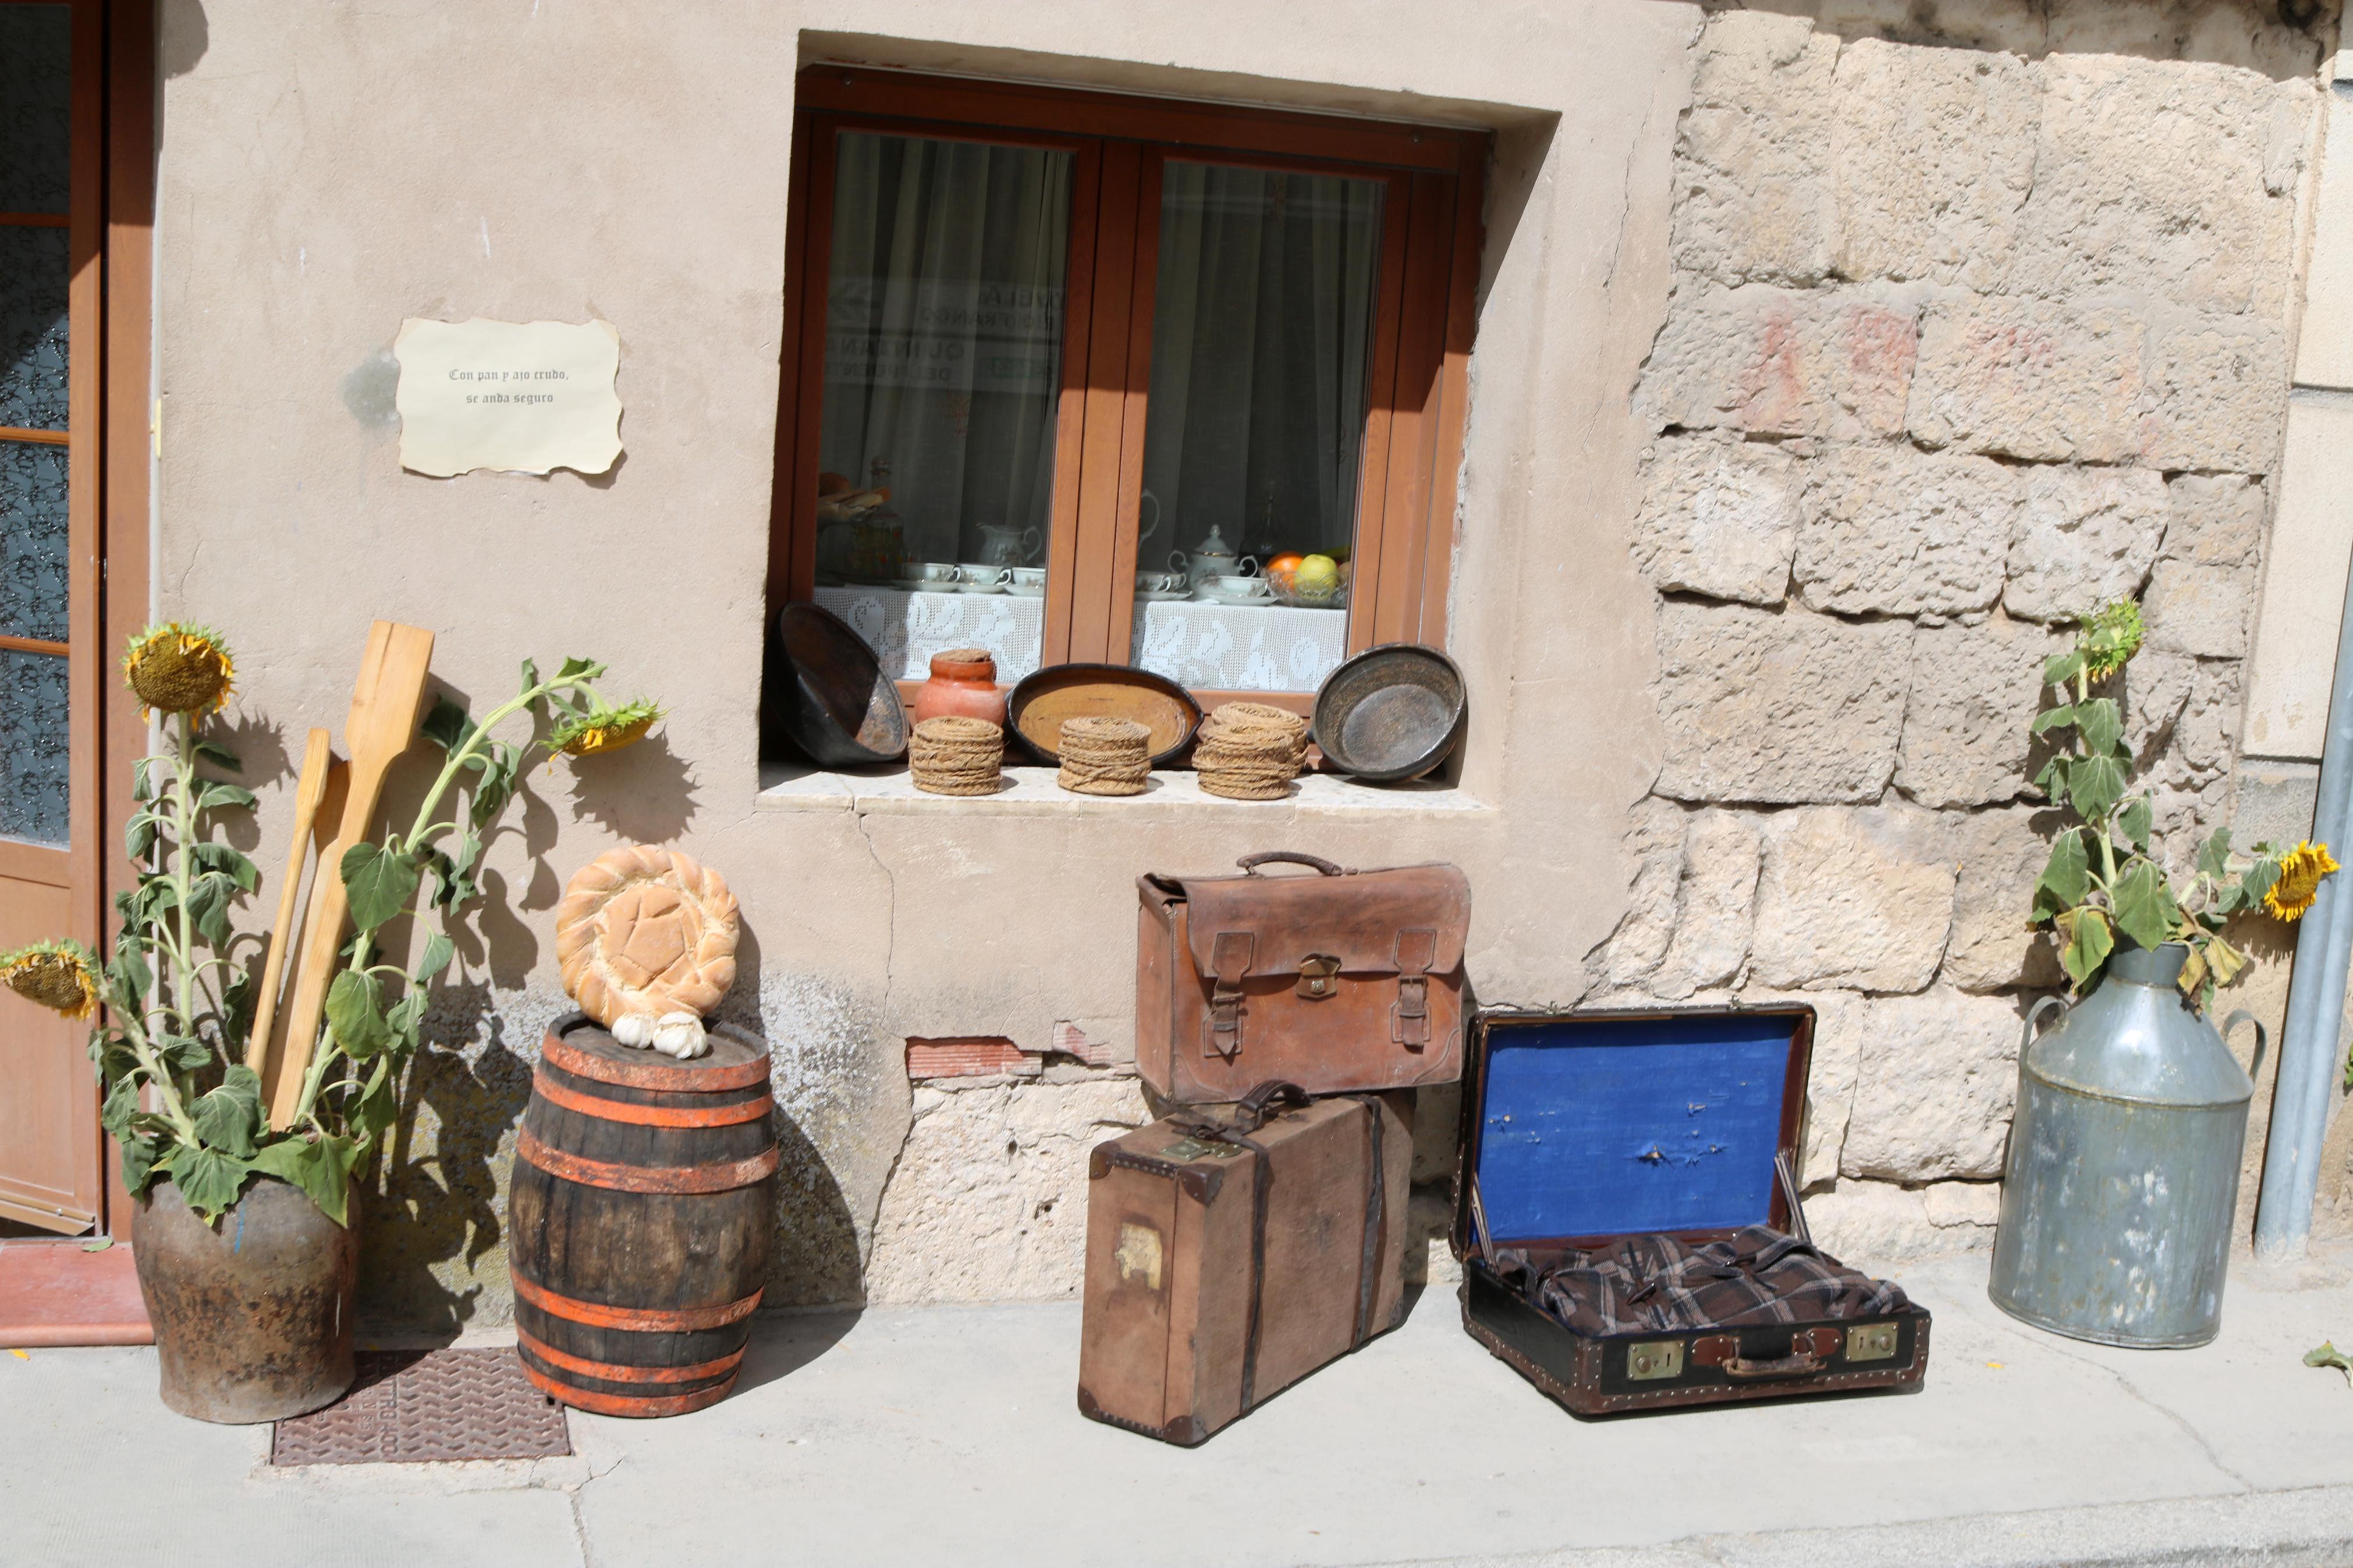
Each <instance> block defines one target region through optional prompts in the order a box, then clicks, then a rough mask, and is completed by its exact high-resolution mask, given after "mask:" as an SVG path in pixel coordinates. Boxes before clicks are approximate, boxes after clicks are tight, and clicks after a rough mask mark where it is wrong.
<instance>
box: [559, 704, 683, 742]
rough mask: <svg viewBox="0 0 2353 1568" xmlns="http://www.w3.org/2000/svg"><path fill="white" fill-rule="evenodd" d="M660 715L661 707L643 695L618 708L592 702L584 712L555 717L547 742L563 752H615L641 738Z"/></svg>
mask: <svg viewBox="0 0 2353 1568" xmlns="http://www.w3.org/2000/svg"><path fill="white" fill-rule="evenodd" d="M661 716H662V714H661V710H660V709H659V708H657V707H655V706H654V704H653V703H651V702H649V701H648V700H646V699H644V698H642V697H641V698H639V699H638V700H636V701H634V702H624V703H622V704H621V705H620V706H619V707H618V708H607V707H606V706H605V705H604V704H603V703H602V702H597V703H595V704H593V705H592V706H591V707H590V708H589V709H588V710H586V711H585V712H579V713H575V714H572V715H569V716H568V717H566V718H564V719H561V720H559V721H557V722H556V725H555V728H554V730H553V731H550V732H549V734H548V737H547V743H548V745H549V746H550V747H552V748H554V750H556V751H559V752H563V753H565V755H566V756H572V757H593V756H596V755H599V754H601V753H603V752H617V751H619V750H620V749H621V748H622V747H624V746H633V745H635V744H637V743H638V742H639V741H642V740H644V739H645V736H646V731H648V730H650V729H652V728H653V725H654V721H655V720H657V719H659V718H660V717H661Z"/></svg>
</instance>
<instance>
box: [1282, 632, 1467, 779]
mask: <svg viewBox="0 0 2353 1568" xmlns="http://www.w3.org/2000/svg"><path fill="white" fill-rule="evenodd" d="M1469 705H1470V700H1469V697H1468V695H1467V694H1466V693H1465V691H1464V689H1463V686H1462V672H1461V670H1460V669H1458V668H1455V665H1454V661H1453V660H1452V659H1451V658H1447V657H1446V656H1445V655H1444V654H1442V653H1440V652H1439V651H1438V650H1437V649H1436V648H1434V647H1422V646H1421V645H1420V644H1419V643H1383V644H1381V645H1380V646H1379V647H1368V648H1366V650H1365V651H1364V652H1362V653H1360V654H1358V655H1356V657H1355V658H1351V659H1348V660H1346V661H1345V662H1344V663H1343V664H1342V665H1341V666H1340V667H1339V668H1337V669H1335V670H1334V671H1333V672H1332V673H1331V674H1330V675H1327V676H1325V677H1324V684H1323V686H1322V687H1321V688H1319V689H1317V690H1316V693H1315V717H1314V727H1313V729H1312V731H1311V733H1312V734H1313V735H1314V738H1315V743H1316V744H1317V745H1319V746H1321V747H1322V748H1323V749H1324V760H1325V761H1327V762H1328V763H1331V764H1332V766H1333V767H1335V768H1336V769H1338V770H1339V771H1340V772H1342V773H1348V774H1351V775H1353V776H1355V777H1356V778H1359V779H1362V780H1364V781H1365V782H1366V783H1367V784H1394V783H1397V782H1398V781H1399V780H1402V779H1418V778H1419V777H1421V775H1422V774H1424V773H1429V772H1430V770H1432V769H1433V768H1436V767H1437V766H1438V765H1439V764H1440V763H1443V762H1445V761H1446V759H1447V757H1448V755H1449V754H1451V752H1453V750H1454V748H1455V746H1456V744H1457V743H1458V742H1460V741H1461V737H1462V721H1463V717H1464V715H1465V714H1466V713H1467V712H1468V711H1469Z"/></svg>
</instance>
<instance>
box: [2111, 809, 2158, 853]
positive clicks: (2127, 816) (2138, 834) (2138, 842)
mask: <svg viewBox="0 0 2353 1568" xmlns="http://www.w3.org/2000/svg"><path fill="white" fill-rule="evenodd" d="M2150 817H2151V808H2150V806H2149V803H2148V796H2147V795H2135V796H2133V797H2132V799H2130V800H2128V801H2126V802H2125V808H2124V810H2122V811H2120V812H2118V813H2116V826H2118V827H2120V828H2122V829H2124V835H2125V837H2126V839H2128V840H2130V841H2131V844H2132V847H2134V848H2136V849H2137V850H2139V851H2140V852H2141V853H2142V854H2144V855H2146V854H2147V853H2148V830H2149V825H2150Z"/></svg>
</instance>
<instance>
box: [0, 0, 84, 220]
mask: <svg viewBox="0 0 2353 1568" xmlns="http://www.w3.org/2000/svg"><path fill="white" fill-rule="evenodd" d="M72 115H73V12H72V10H71V8H70V7H68V6H64V5H0V213H62V212H64V211H65V210H66V203H67V201H68V199H69V194H70V193H69V188H68V183H67V170H68V168H69V163H68V161H67V152H68V149H69V147H70V146H71V144H72V136H73V121H72Z"/></svg>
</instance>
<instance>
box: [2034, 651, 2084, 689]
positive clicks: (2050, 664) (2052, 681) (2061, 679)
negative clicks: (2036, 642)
mask: <svg viewBox="0 0 2353 1568" xmlns="http://www.w3.org/2000/svg"><path fill="white" fill-rule="evenodd" d="M2083 673H2084V656H2083V655H2082V654H2080V653H2062V654H2053V655H2052V657H2051V658H2047V659H2045V660H2044V661H2043V664H2042V684H2043V685H2045V686H2064V685H2066V684H2067V683H2068V682H2069V681H2071V680H2073V679H2075V678H2076V677H2077V676H2079V675H2081V674H2083Z"/></svg>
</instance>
